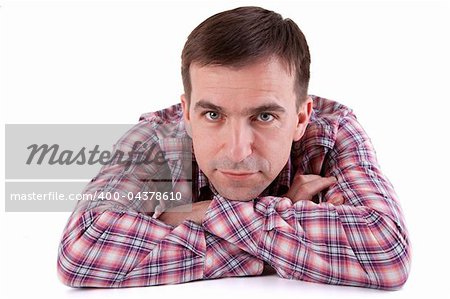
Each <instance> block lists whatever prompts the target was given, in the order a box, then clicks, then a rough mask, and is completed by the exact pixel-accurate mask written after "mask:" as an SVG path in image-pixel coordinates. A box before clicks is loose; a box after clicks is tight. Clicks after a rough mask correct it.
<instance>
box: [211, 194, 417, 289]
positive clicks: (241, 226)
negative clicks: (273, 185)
mask: <svg viewBox="0 0 450 299" xmlns="http://www.w3.org/2000/svg"><path fill="white" fill-rule="evenodd" d="M237 219H239V220H237ZM203 225H204V227H205V228H206V230H207V231H209V232H211V233H213V234H216V235H218V236H219V237H221V238H224V239H225V240H227V241H229V242H231V243H235V244H236V245H237V246H239V247H240V248H241V249H243V250H245V251H247V252H249V253H251V254H252V255H254V256H255V257H257V258H259V259H261V260H263V261H265V262H267V263H268V264H270V265H271V266H272V267H273V268H275V269H276V270H277V272H278V273H279V274H280V275H281V276H282V277H284V278H289V279H301V280H307V281H315V282H322V283H331V284H342V285H353V286H364V287H372V288H381V289H394V288H397V287H398V286H400V285H402V284H403V283H404V281H405V280H406V278H407V275H408V272H409V246H408V243H407V240H405V239H404V235H405V231H403V228H402V227H397V226H396V225H395V224H394V223H393V222H392V221H391V220H390V219H389V218H388V217H386V216H384V215H381V214H379V213H377V212H376V211H374V210H372V209H369V208H364V207H352V206H348V205H342V206H337V207H334V206H333V205H330V204H320V205H317V204H314V203H312V202H310V201H300V202H298V203H296V204H295V205H292V203H291V202H290V200H288V199H287V198H276V197H264V198H261V200H259V201H258V202H257V203H256V204H255V205H253V202H235V201H229V200H227V199H224V198H215V199H214V200H213V203H212V204H211V206H210V209H209V211H208V212H207V215H206V219H205V221H204V223H203Z"/></svg>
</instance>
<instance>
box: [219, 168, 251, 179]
mask: <svg viewBox="0 0 450 299" xmlns="http://www.w3.org/2000/svg"><path fill="white" fill-rule="evenodd" d="M220 172H221V173H222V174H223V175H225V176H227V177H230V178H234V179H236V178H241V179H242V178H246V177H249V176H251V175H253V174H255V173H256V172H234V171H223V170H220Z"/></svg>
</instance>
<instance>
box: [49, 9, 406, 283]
mask: <svg viewBox="0 0 450 299" xmlns="http://www.w3.org/2000/svg"><path fill="white" fill-rule="evenodd" d="M309 64H310V55H309V50H308V45H307V43H306V40H305V38H304V36H303V34H302V32H301V31H300V29H299V28H298V27H297V25H296V24H295V23H294V22H293V21H291V20H289V19H282V18H281V16H280V15H278V14H276V13H274V12H271V11H267V10H265V9H262V8H258V7H241V8H237V9H234V10H230V11H225V12H222V13H219V14H216V15H214V16H212V17H210V18H208V19H207V20H205V21H204V22H203V23H201V24H200V25H199V26H198V27H197V28H195V29H194V31H193V32H192V33H191V34H190V35H189V37H188V40H187V42H186V44H185V47H184V49H183V53H182V78H183V84H184V89H185V93H184V94H183V95H182V96H181V103H180V104H177V105H174V106H172V107H170V108H167V109H164V110H161V111H157V112H153V113H147V114H144V115H142V116H141V118H140V122H139V124H137V125H136V126H134V127H133V128H132V129H131V130H130V131H129V132H127V133H126V134H125V136H123V137H122V138H121V139H120V140H119V141H118V142H117V144H116V145H115V150H116V151H117V150H122V151H130V149H131V147H132V145H135V144H136V142H138V144H144V143H145V144H147V145H150V144H151V145H157V146H158V148H159V150H160V151H161V152H162V153H163V154H164V157H165V158H166V159H167V161H168V164H169V166H168V167H167V169H165V171H163V170H162V166H157V165H156V164H154V163H153V164H151V165H149V164H143V163H140V164H139V163H134V164H133V165H132V166H131V167H125V166H124V165H123V164H118V163H117V164H114V165H113V164H111V165H105V166H104V167H103V168H102V170H101V171H100V173H99V174H98V175H97V176H96V177H95V178H94V179H93V180H92V181H91V183H89V184H88V186H87V187H86V189H85V190H84V192H85V193H86V194H99V193H103V192H108V193H110V194H132V195H133V196H135V197H134V199H133V200H129V198H128V199H121V198H118V200H115V201H112V200H102V199H103V198H96V199H95V200H93V201H89V202H80V203H79V204H78V206H77V209H76V210H75V211H74V212H73V214H72V215H71V217H70V219H69V222H68V224H67V226H66V228H65V230H64V233H63V237H62V241H61V244H60V248H59V256H58V274H59V277H60V279H61V281H62V282H63V283H64V284H66V285H68V286H72V287H130V286H148V285H158V284H171V283H181V282H187V281H192V280H199V279H212V278H220V277H230V276H250V275H261V274H262V273H265V271H264V270H270V269H273V270H274V271H275V272H276V273H277V275H278V276H280V277H282V278H288V279H298V280H304V281H311V282H320V283H328V284H338V285H350V286H361V287H370V288H379V289H397V288H399V287H400V286H402V285H403V284H404V283H405V281H406V279H407V277H408V274H409V268H410V246H409V240H408V234H407V230H406V228H405V223H404V220H403V216H402V212H401V209H400V206H399V203H398V201H397V196H396V194H395V191H394V189H393V187H392V185H391V183H390V182H389V180H388V179H387V178H386V176H385V175H383V174H382V172H381V170H380V167H379V165H378V162H377V159H376V156H375V150H374V148H373V147H372V144H371V142H370V139H369V137H368V136H367V135H366V133H365V132H364V130H363V128H362V127H361V126H360V124H359V123H358V122H357V119H356V117H355V115H354V114H353V112H352V110H351V109H349V108H347V107H345V106H344V105H341V104H339V103H337V102H334V101H331V100H327V99H324V98H320V97H317V96H310V95H308V93H307V89H308V82H309ZM146 148H150V146H147V147H146ZM146 148H144V147H142V148H141V150H143V152H144V153H145V149H146ZM188 150H193V152H192V153H191V156H192V158H193V159H192V160H193V161H190V162H192V163H191V165H192V172H191V173H192V174H193V177H192V180H193V183H192V192H191V193H189V190H187V191H186V188H184V187H186V183H183V182H182V181H183V180H181V179H180V178H181V177H182V176H180V173H183V172H189V170H187V169H189V168H186V163H183V162H182V161H183V159H185V156H186V155H185V153H186V152H188ZM155 155H156V154H155ZM188 156H189V155H188ZM191 156H189V158H191ZM188 164H189V163H188ZM128 166H129V165H128ZM167 171H168V173H169V174H170V175H171V177H172V179H173V182H174V185H173V190H184V191H183V192H182V194H183V195H184V196H185V197H186V194H191V195H189V197H191V198H189V199H192V206H191V207H192V209H184V208H185V207H186V206H189V205H188V204H187V203H186V202H182V203H183V205H181V204H180V205H177V206H174V205H169V204H166V203H165V202H163V201H160V202H159V204H158V205H156V204H155V202H154V201H153V202H148V201H147V202H144V201H142V200H138V194H139V198H140V194H141V193H140V192H142V191H152V190H153V191H154V187H155V185H154V184H155V182H156V181H157V179H158V178H161V177H162V173H164V172H167ZM183 184H184V185H183ZM183 186H184V187H183ZM180 192H181V191H180ZM150 210H151V211H152V212H149V211H150Z"/></svg>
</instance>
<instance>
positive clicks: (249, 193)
mask: <svg viewBox="0 0 450 299" xmlns="http://www.w3.org/2000/svg"><path fill="white" fill-rule="evenodd" d="M230 189H232V188H225V190H224V189H222V188H216V190H217V192H219V194H220V195H221V196H223V197H225V198H226V199H229V200H235V201H250V200H253V199H255V198H256V197H258V195H259V194H261V192H262V191H259V190H236V188H234V189H235V190H230ZM258 189H259V188H258Z"/></svg>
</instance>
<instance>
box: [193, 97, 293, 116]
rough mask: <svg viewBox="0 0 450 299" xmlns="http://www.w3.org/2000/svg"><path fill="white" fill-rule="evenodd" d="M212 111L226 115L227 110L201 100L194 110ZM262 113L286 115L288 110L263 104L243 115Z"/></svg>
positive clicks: (274, 105) (276, 105) (272, 104)
mask: <svg viewBox="0 0 450 299" xmlns="http://www.w3.org/2000/svg"><path fill="white" fill-rule="evenodd" d="M202 108H203V109H210V110H214V111H217V112H219V113H224V114H226V113H225V109H224V108H222V107H220V106H217V105H215V104H213V103H211V102H208V101H206V100H200V101H198V102H197V103H195V106H194V110H199V109H202ZM262 112H280V113H285V112H286V109H284V108H283V107H282V106H280V105H278V104H277V103H266V104H262V105H260V106H257V107H252V108H247V109H245V110H244V112H243V114H244V115H254V114H259V113H262Z"/></svg>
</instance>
